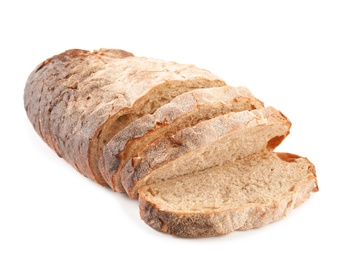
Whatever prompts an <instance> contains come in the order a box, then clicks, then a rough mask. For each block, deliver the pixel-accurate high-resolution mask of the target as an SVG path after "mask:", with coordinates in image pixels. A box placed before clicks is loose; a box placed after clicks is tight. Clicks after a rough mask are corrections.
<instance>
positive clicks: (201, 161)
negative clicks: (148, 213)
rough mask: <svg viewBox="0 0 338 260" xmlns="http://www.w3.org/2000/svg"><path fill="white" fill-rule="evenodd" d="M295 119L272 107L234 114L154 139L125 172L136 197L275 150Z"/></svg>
mask: <svg viewBox="0 0 338 260" xmlns="http://www.w3.org/2000/svg"><path fill="white" fill-rule="evenodd" d="M290 127H291V123H290V121H289V120H288V119H287V118H286V117H285V116H284V115H283V114H282V113H281V112H280V111H278V110H276V109H274V108H273V107H267V108H262V109H257V110H252V111H242V112H233V113H229V114H226V115H222V116H218V117H215V118H213V119H210V120H207V121H203V122H200V123H198V124H196V125H195V126H193V127H188V128H185V129H183V130H180V131H178V132H177V133H176V134H175V135H172V136H169V137H164V138H161V139H159V140H156V141H154V142H153V143H152V144H151V145H149V146H148V147H145V148H144V149H143V151H142V152H141V153H139V155H138V156H137V157H133V158H132V159H130V160H129V161H128V162H127V163H126V165H125V167H124V168H123V169H122V170H121V172H120V176H121V181H122V184H123V187H124V188H125V190H126V192H127V194H128V195H129V197H131V198H137V196H138V189H139V188H140V187H142V186H143V185H146V184H151V183H153V182H157V181H163V180H165V179H170V178H173V177H177V176H179V175H185V174H188V173H191V172H194V171H201V170H204V169H206V168H210V167H213V166H217V165H222V164H225V163H227V162H229V161H233V160H237V159H239V158H243V157H246V156H248V155H250V154H254V153H258V152H261V151H262V150H269V151H271V150H273V149H274V148H275V147H277V146H278V145H279V144H280V143H281V142H282V140H283V139H284V138H285V137H286V136H287V135H288V134H289V129H290Z"/></svg>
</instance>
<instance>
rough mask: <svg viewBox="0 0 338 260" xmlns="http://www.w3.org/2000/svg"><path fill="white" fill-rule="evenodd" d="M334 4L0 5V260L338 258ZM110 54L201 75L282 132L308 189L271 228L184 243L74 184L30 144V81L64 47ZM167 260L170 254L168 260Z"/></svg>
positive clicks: (40, 146)
mask: <svg viewBox="0 0 338 260" xmlns="http://www.w3.org/2000/svg"><path fill="white" fill-rule="evenodd" d="M335 2H336V1H325V0H321V1H297V0H294V1H231V2H230V1H213V0H208V1H184V0H181V1H144V0H143V1H128V0H123V1H100V0H97V1H92V2H89V1H75V2H72V1H70V0H68V1H50V2H49V1H15V0H13V1H1V4H0V28H1V31H0V46H1V56H0V66H1V67H0V73H1V77H0V83H1V93H2V94H1V95H0V99H1V102H0V105H1V108H0V112H1V117H0V118H1V121H0V122H1V128H0V131H1V135H0V136H1V143H0V147H1V150H0V151H1V156H0V158H1V170H0V172H1V176H0V177H1V178H0V210H1V213H0V240H1V241H0V259H6V260H7V259H36V260H38V259H113V258H117V257H119V258H126V259H132V258H136V259H153V258H160V259H181V258H182V259H183V257H184V258H185V259H194V258H195V257H201V258H207V259H213V258H216V257H217V258H224V259H226V258H230V259H245V258H250V259H296V257H297V258H298V259H338V253H337V250H338V249H337V237H336V236H337V233H338V228H337V218H338V215H337V213H336V212H337V210H336V208H337V202H336V201H337V183H338V177H337V176H338V172H337V161H338V158H337V155H338V152H337V147H338V143H337V130H338V129H337V126H336V124H335V121H336V120H337V105H336V102H337V97H336V88H337V86H338V84H337V83H338V79H337V78H338V73H337V72H338V51H337V46H338V40H337V36H338V30H337V29H338V18H337V17H338V9H337V7H336V6H337V5H336V4H334V3H335ZM103 47H104V48H120V49H124V50H127V51H130V52H132V53H134V54H135V55H137V56H146V57H152V58H160V59H166V60H174V61H177V62H181V63H191V64H195V65H197V66H199V67H201V68H205V69H208V70H210V71H212V72H213V73H215V74H216V75H218V76H220V77H221V78H223V79H224V80H225V81H226V82H227V83H228V84H230V85H233V86H239V85H242V86H246V87H248V88H249V89H250V90H251V91H252V92H253V93H254V94H255V96H256V97H258V98H259V99H261V100H263V101H264V102H265V104H266V105H272V106H274V107H276V108H278V109H280V110H281V111H282V112H283V113H284V114H285V115H286V116H288V117H289V119H290V120H291V121H292V122H293V126H292V129H291V134H290V135H289V136H288V137H287V139H286V140H285V141H284V143H283V144H282V145H281V146H280V147H279V148H278V149H277V150H278V151H286V152H292V153H296V154H299V155H302V156H305V157H308V158H309V159H310V160H311V161H312V162H313V163H314V164H315V165H316V169H317V175H318V181H319V187H320V191H319V192H318V193H314V194H313V195H312V197H311V199H310V200H308V201H307V202H306V203H305V204H304V205H302V206H301V207H299V208H297V209H295V210H294V211H293V212H292V213H291V214H290V215H289V216H288V217H286V218H284V219H283V220H281V221H279V222H277V223H274V224H271V225H268V226H265V227H263V228H259V229H254V230H250V231H238V232H234V233H232V234H229V235H226V236H221V237H215V238H203V239H182V238H176V237H173V236H170V235H167V234H162V233H159V232H156V231H154V230H152V229H151V228H150V227H148V226H147V225H146V224H145V223H144V222H143V221H142V220H141V219H140V217H139V213H138V203H137V201H132V200H129V199H127V198H126V196H124V195H121V194H117V193H114V192H112V191H111V190H109V189H108V188H102V187H101V186H99V185H97V184H95V183H94V182H93V181H90V180H88V179H86V178H84V177H83V176H81V175H80V174H78V173H77V172H76V171H75V170H74V169H73V168H72V167H71V166H69V165H68V164H67V163H66V162H65V161H63V159H61V158H59V157H57V155H56V154H55V153H54V152H53V151H52V150H51V149H50V148H49V147H48V146H47V145H46V144H45V143H44V142H43V141H42V140H41V139H40V137H38V135H37V134H36V133H35V132H34V130H33V127H32V126H31V124H30V122H29V121H28V119H27V117H26V114H25V111H24V107H23V89H24V86H25V81H26V79H27V77H28V75H29V73H30V72H31V71H32V70H33V69H34V68H35V66H37V65H38V64H39V63H40V62H42V61H43V60H45V59H46V58H49V57H51V56H53V55H55V54H58V53H60V52H63V51H64V50H66V49H70V48H82V49H87V50H94V49H99V48H103ZM177 257H179V258H177Z"/></svg>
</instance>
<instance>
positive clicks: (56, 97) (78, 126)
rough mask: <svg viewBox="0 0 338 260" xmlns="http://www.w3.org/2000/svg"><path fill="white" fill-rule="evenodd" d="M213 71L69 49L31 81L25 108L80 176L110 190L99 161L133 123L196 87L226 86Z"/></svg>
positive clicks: (106, 51) (119, 53)
mask: <svg viewBox="0 0 338 260" xmlns="http://www.w3.org/2000/svg"><path fill="white" fill-rule="evenodd" d="M224 85H225V83H224V81H223V80H221V79H219V78H218V77H217V76H215V75H213V74H212V73H210V72H209V71H207V70H203V69H199V68H197V67H195V66H193V65H183V64H178V63H175V62H167V61H162V60H157V59H148V58H143V57H135V56H133V55H132V54H131V53H128V52H126V51H122V50H110V49H101V50H99V51H93V52H89V51H85V50H76V49H74V50H68V51H66V52H64V53H61V54H59V55H56V56H54V57H52V58H50V59H47V60H46V61H44V62H43V63H42V64H40V65H39V66H38V67H37V68H36V69H35V70H34V71H33V72H32V73H31V74H30V76H29V77H28V80H27V83H26V87H25V92H24V103H25V109H26V111H27V115H28V117H29V119H30V121H31V122H32V124H33V126H34V128H35V130H36V131H37V132H38V133H39V135H40V136H41V137H42V138H43V140H44V141H45V142H46V143H47V144H48V145H49V146H50V147H51V148H53V149H54V150H55V151H56V153H57V154H58V155H59V156H61V157H63V158H64V159H65V160H67V161H68V162H69V163H70V164H71V165H72V166H74V167H75V168H76V169H77V170H78V171H79V172H81V173H82V174H84V175H85V176H87V177H89V178H92V179H94V180H95V181H96V182H98V183H100V184H102V185H104V184H105V180H104V179H103V178H102V176H101V174H100V172H99V169H98V158H99V156H100V154H101V152H102V148H103V146H104V144H105V143H107V142H109V140H110V139H111V138H112V137H113V136H114V135H115V134H117V133H118V132H119V131H121V130H122V129H124V127H126V126H127V125H128V124H129V123H131V122H132V121H134V120H136V119H137V118H139V117H142V116H144V115H146V114H148V113H153V112H155V111H156V109H157V108H159V107H160V106H162V105H164V104H166V103H168V102H170V100H171V99H173V98H175V97H176V96H178V95H180V94H182V93H184V92H187V91H190V90H192V89H196V88H210V87H217V86H224Z"/></svg>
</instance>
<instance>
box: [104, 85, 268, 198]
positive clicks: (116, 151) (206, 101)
mask: <svg viewBox="0 0 338 260" xmlns="http://www.w3.org/2000/svg"><path fill="white" fill-rule="evenodd" d="M262 107H263V103H262V102H261V101H259V100H258V99H256V98H254V97H253V95H252V94H251V93H250V91H249V90H248V89H247V88H245V87H237V88H234V87H230V86H224V87H215V88H207V89H194V90H192V91H189V92H186V93H183V94H181V95H179V96H177V97H176V98H174V99H173V100H172V101H171V102H170V103H167V104H165V105H163V106H162V107H160V108H159V109H157V110H156V112H155V113H154V114H147V115H145V116H143V117H141V118H139V119H137V120H135V121H133V122H132V123H130V124H129V125H128V126H127V127H126V128H124V129H123V130H122V131H120V132H119V133H118V134H116V135H115V136H114V137H113V138H112V139H111V140H110V142H109V143H107V144H106V145H105V146H104V149H103V156H102V157H101V159H100V163H99V168H100V172H101V174H102V175H103V176H104V179H105V180H106V182H107V183H108V184H109V185H110V186H111V187H112V189H113V190H115V191H119V192H125V190H124V188H123V186H122V184H121V179H120V174H119V173H120V170H121V169H123V168H124V166H125V164H126V162H127V161H128V160H129V159H131V158H133V157H135V156H138V153H139V151H142V149H143V148H144V147H148V145H150V144H151V143H152V142H153V141H155V140H156V139H159V138H162V137H163V136H170V135H173V134H175V133H176V132H177V131H179V130H181V129H184V128H186V127H190V126H194V125H195V124H197V123H198V122H201V121H204V120H208V119H211V118H214V117H217V116H219V115H222V114H226V113H229V112H237V111H243V110H252V109H259V108H262Z"/></svg>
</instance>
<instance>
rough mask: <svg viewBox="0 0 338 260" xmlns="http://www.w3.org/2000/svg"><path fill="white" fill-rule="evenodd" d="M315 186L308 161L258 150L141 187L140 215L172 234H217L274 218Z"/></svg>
mask: <svg viewBox="0 0 338 260" xmlns="http://www.w3.org/2000/svg"><path fill="white" fill-rule="evenodd" d="M317 190H318V185H317V180H316V174H315V168H314V166H313V164H312V163H311V162H309V160H307V159H306V158H302V157H299V156H297V155H293V154H288V153H273V152H263V153H257V154H253V155H250V156H248V157H246V158H243V159H240V160H234V161H231V162H230V163H228V164H226V165H224V166H216V167H214V168H209V169H206V170H204V171H201V172H195V173H192V174H189V175H185V176H180V177H177V178H174V179H170V180H167V181H166V182H160V183H155V184H150V185H147V186H143V187H141V188H140V190H139V194H140V196H139V200H140V214H141V218H142V219H143V220H144V221H145V222H146V223H147V224H148V225H149V226H151V227H152V228H154V229H156V230H158V231H162V232H166V233H169V234H172V235H175V236H180V237H207V236H217V235H224V234H228V233H230V232H232V231H234V230H247V229H251V228H257V227H261V226H263V225H266V224H269V223H272V222H275V221H277V220H279V219H281V218H283V217H285V216H286V215H287V214H288V213H289V212H290V211H291V210H292V209H293V208H295V207H297V206H299V205H301V204H302V203H303V202H304V201H305V200H307V199H308V198H309V197H310V194H311V192H312V191H317Z"/></svg>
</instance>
